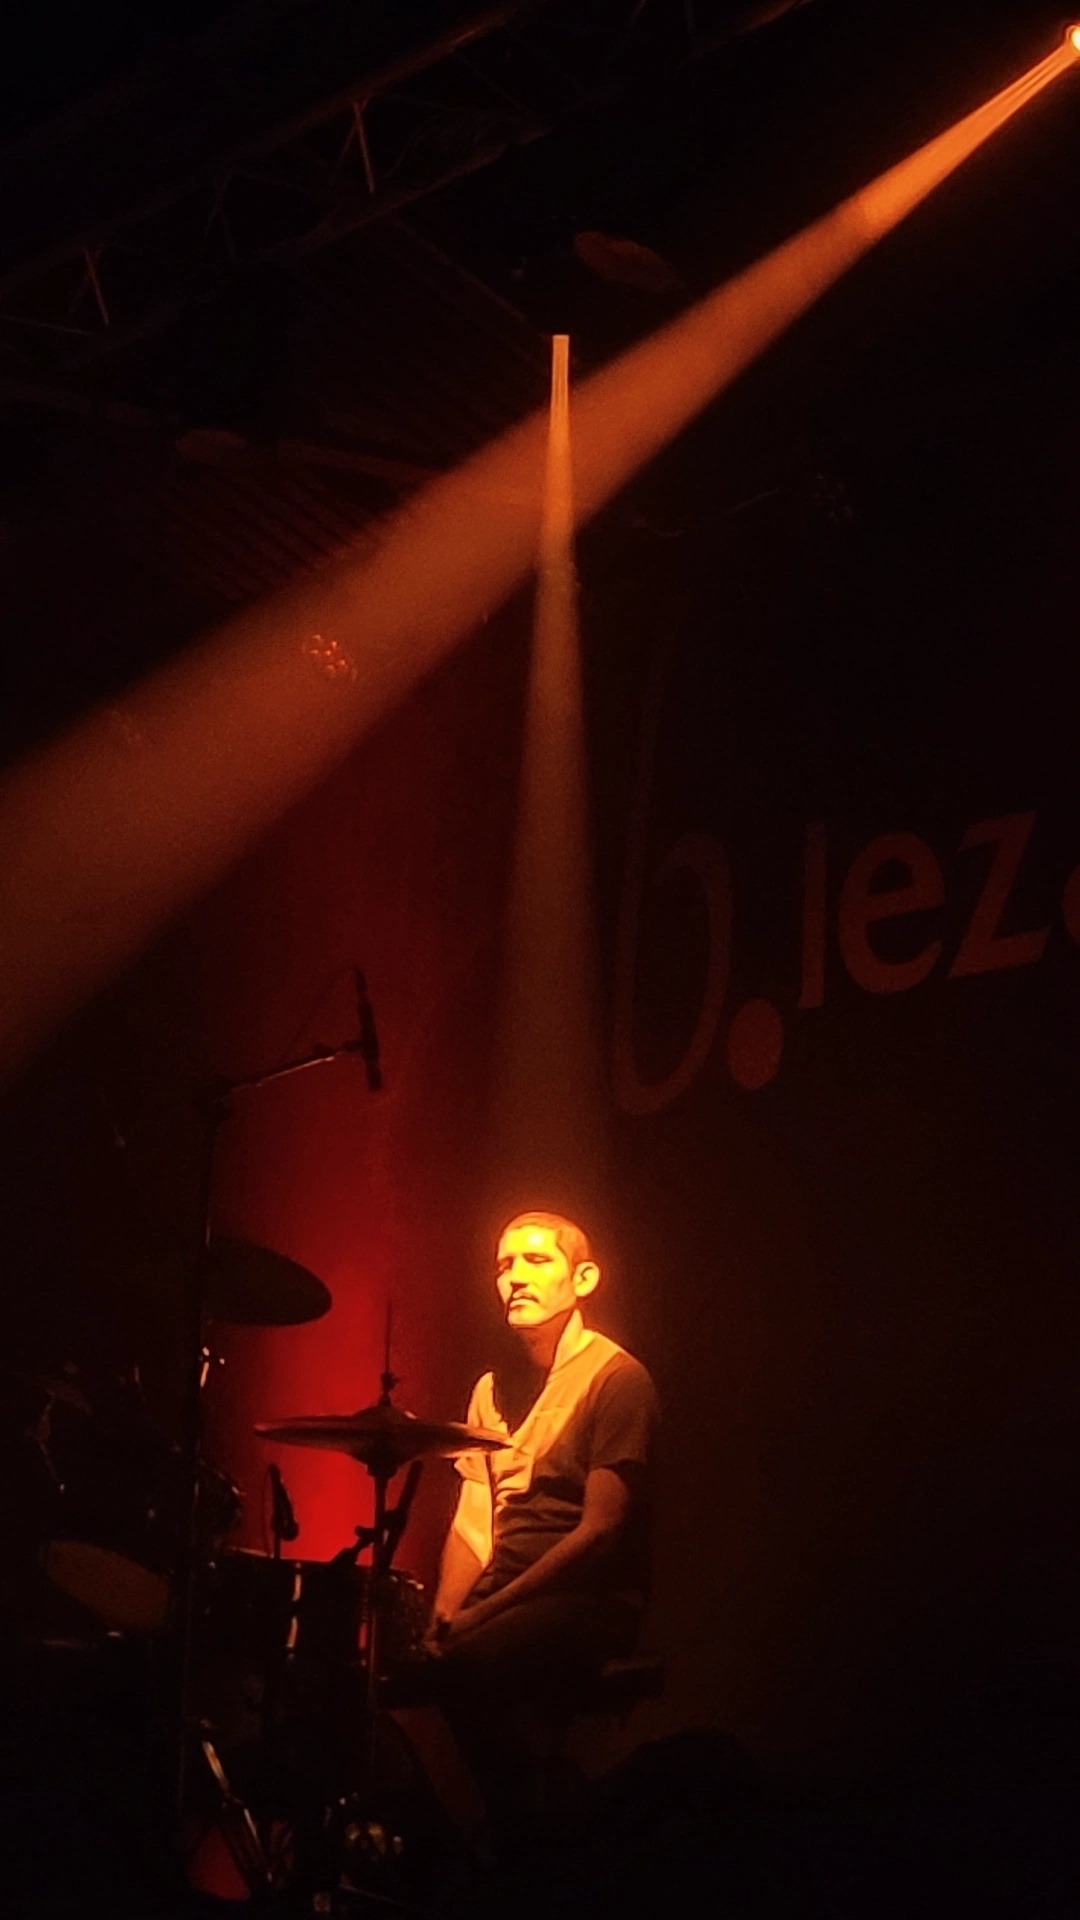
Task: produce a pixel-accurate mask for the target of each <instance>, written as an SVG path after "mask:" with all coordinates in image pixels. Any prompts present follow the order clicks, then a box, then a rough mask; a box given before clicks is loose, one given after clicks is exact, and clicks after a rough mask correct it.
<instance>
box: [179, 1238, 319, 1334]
mask: <svg viewBox="0 0 1080 1920" xmlns="http://www.w3.org/2000/svg"><path fill="white" fill-rule="evenodd" d="M205 1285H206V1293H205V1299H206V1311H207V1313H208V1314H209V1316H210V1318H211V1320H228V1321H231V1322H232V1323H233V1324H234V1325H235V1326H240V1327H297V1326H300V1325H301V1324H302V1323H303V1322H304V1321H307V1320H321V1318H322V1316H323V1314H324V1313H329V1311H330V1307H331V1294H330V1289H329V1287H326V1286H324V1285H323V1283H322V1281H321V1280H317V1279H316V1277H315V1275H314V1274H313V1273H309V1272H308V1270H307V1268H306V1267H302V1266H300V1265H299V1263H298V1262H297V1261H296V1260H290V1259H289V1258H288V1257H287V1256H286V1255H285V1254H284V1253H275V1252H274V1251H273V1250H272V1249H271V1248H270V1247H260V1246H256V1244H255V1243H254V1241H251V1240H231V1239H229V1238H227V1237H226V1236H225V1235H224V1234H215V1236H214V1238H213V1239H212V1240H211V1242H210V1247H209V1251H208V1253H207V1256H206V1282H205Z"/></svg>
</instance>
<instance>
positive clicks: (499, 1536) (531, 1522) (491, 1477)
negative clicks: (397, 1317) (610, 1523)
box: [458, 1333, 658, 1605]
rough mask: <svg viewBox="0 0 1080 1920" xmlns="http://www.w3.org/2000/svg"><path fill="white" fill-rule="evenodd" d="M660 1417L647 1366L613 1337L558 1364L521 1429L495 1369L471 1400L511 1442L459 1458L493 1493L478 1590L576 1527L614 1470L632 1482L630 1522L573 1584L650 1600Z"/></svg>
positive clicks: (495, 1584)
mask: <svg viewBox="0 0 1080 1920" xmlns="http://www.w3.org/2000/svg"><path fill="white" fill-rule="evenodd" d="M657 1417H658V1409H657V1401H656V1393H655V1390H654V1388H653V1384H652V1381H651V1380H650V1378H649V1376H648V1374H647V1373H646V1371H645V1368H644V1367H643V1366H642V1365H641V1364H640V1362H639V1361H637V1360H635V1359H633V1358H632V1356H631V1355H630V1354H628V1353H626V1352H625V1351H624V1350H623V1348H622V1347H619V1346H617V1345H616V1344H615V1342H614V1341H613V1340H608V1339H607V1338H606V1337H605V1336H604V1335H603V1334H599V1333H593V1334H590V1335H589V1337H588V1339H587V1342H586V1344H584V1345H583V1346H582V1347H581V1348H580V1349H579V1350H578V1352H576V1353H575V1354H573V1355H572V1356H571V1357H570V1358H569V1359H568V1360H565V1361H563V1362H561V1363H560V1364H557V1365H556V1366H555V1367H553V1368H552V1370H551V1372H550V1373H549V1374H548V1376H547V1379H546V1380H545V1381H544V1384H543V1386H542V1388H541V1390H540V1393H539V1394H538V1396H537V1397H536V1399H535V1400H534V1402H533V1404H532V1406H531V1407H530V1408H529V1410H528V1412H527V1413H526V1414H525V1415H524V1417H523V1418H522V1419H521V1421H520V1423H519V1424H518V1425H517V1426H516V1427H515V1428H514V1429H513V1430H512V1431H511V1430H510V1428H509V1427H508V1426H507V1423H506V1420H505V1419H504V1417H503V1415H502V1413H501V1411H500V1409H499V1406H498V1396H497V1389H496V1384H495V1380H494V1377H493V1375H491V1374H490V1373H489V1374H485V1375H484V1377H483V1379H482V1380H480V1381H479V1382H478V1383H477V1386H476V1388H475V1389H474V1392H473V1395H472V1399H471V1401H470V1403H469V1414H468V1418H469V1424H470V1425H474V1424H475V1425H477V1426H482V1427H488V1428H494V1429H495V1430H496V1431H498V1432H503V1433H506V1434H507V1435H508V1438H509V1440H510V1442H511V1444H510V1446H509V1447H507V1448H506V1449H504V1450H501V1451H499V1452H497V1453H491V1454H466V1455H463V1456H462V1458H461V1459H460V1460H459V1462H458V1471H459V1472H460V1473H461V1474H462V1476H463V1477H464V1478H465V1479H469V1480H476V1481H486V1482H487V1484H488V1486H489V1488H490V1491H491V1497H492V1554H491V1559H490V1560H489V1562H488V1565H487V1567H486V1568H485V1571H484V1573H483V1574H482V1575H481V1578H480V1580H479V1582H478V1583H477V1585H476V1586H475V1587H474V1588H473V1592H472V1595H471V1596H470V1597H472V1598H476V1599H480V1598H482V1596H483V1595H484V1594H485V1593H493V1592H495V1591H496V1590H497V1589H498V1588H499V1587H504V1586H506V1585H507V1583H508V1582H509V1581H511V1580H513V1579H515V1578H516V1576H517V1575H518V1574H519V1573H521V1572H522V1571H523V1570H524V1568H525V1567H527V1566H530V1565H531V1564H532V1563H533V1561H535V1560H539V1559H540V1558H541V1557H542V1556H543V1555H544V1554H545V1553H547V1552H548V1551H549V1549H550V1548H551V1547H553V1546H554V1545H555V1543H556V1541H557V1540H559V1539H561V1537H562V1536H563V1535H564V1534H566V1533H569V1532H570V1531H571V1530H572V1529H573V1528H574V1527H576V1526H577V1524H578V1522H579V1521H580V1519H581V1515H582V1510H583V1506H584V1499H585V1482H586V1479H587V1478H588V1475H589V1474H590V1473H591V1472H593V1471H594V1470H595V1469H596V1468H598V1467H610V1468H613V1469H614V1470H615V1471H616V1472H617V1473H619V1474H621V1475H622V1477H623V1478H624V1480H625V1482H626V1484H627V1486H628V1487H629V1489H630V1493H631V1508H630V1514H629V1517H628V1521H627V1524H626V1526H625V1527H624V1528H623V1530H622V1532H621V1534H620V1536H619V1539H618V1541H617V1542H616V1543H615V1545H614V1546H613V1547H612V1549H611V1550H610V1552H609V1553H607V1554H606V1555H604V1556H603V1557H602V1558H600V1559H597V1560H595V1561H591V1562H586V1563H583V1565H582V1566H581V1567H580V1568H575V1569H573V1570H571V1571H569V1572H568V1574H567V1579H566V1587H567V1589H568V1590H572V1591H578V1592H582V1591H585V1592H590V1593H603V1594H605V1595H617V1596H619V1597H620V1598H625V1599H626V1600H628V1601H630V1602H632V1603H634V1604H638V1605H643V1604H644V1602H645V1599H646V1597H647V1594H648V1589H649V1558H650V1555H649V1546H650V1541H649V1491H650V1489H649V1469H650V1463H651V1453H652V1444H653V1436H654V1433H655V1430H656V1425H657Z"/></svg>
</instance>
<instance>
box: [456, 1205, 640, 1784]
mask: <svg viewBox="0 0 1080 1920" xmlns="http://www.w3.org/2000/svg"><path fill="white" fill-rule="evenodd" d="M495 1280H496V1286H497V1287H498V1291H499V1298H500V1300H501V1302H502V1305H503V1309H504V1312H505V1316H506V1323H507V1326H508V1327H509V1329H510V1331H511V1333H512V1334H513V1336H514V1340H513V1349H514V1351H513V1353H512V1356H511V1358H510V1360H509V1361H508V1363H507V1364H506V1365H504V1366H503V1367H501V1368H499V1369H497V1370H496V1371H494V1372H492V1373H486V1374H485V1375H484V1376H483V1378H482V1379H481V1380H480V1381H479V1382H478V1383H477V1386H476V1387H475V1389H474V1391H473V1394H472V1398H471V1400H470V1402H469V1412H468V1420H469V1424H470V1426H477V1427H486V1428H488V1429H493V1430H494V1431H496V1432H498V1433H503V1434H505V1435H506V1437H507V1442H508V1444H507V1446H506V1447H505V1448H504V1449H500V1450H499V1451H497V1452H493V1453H480V1452H477V1453H470V1454H465V1455H463V1456H462V1457H461V1458H460V1459H459V1460H458V1462H457V1467H458V1472H459V1473H460V1474H461V1477H462V1486H461V1490H460V1493H459V1496H458V1503H457V1509H456V1512H455V1515H454V1519H453V1523H452V1525H451V1528H450V1532H449V1535H448V1538H447V1541H446V1546H445V1549H444V1552H443V1557H442V1565H441V1570H440V1577H439V1583H438V1590H437V1593H436V1597H435V1607H434V1617H433V1621H432V1627H431V1631H430V1633H429V1636H428V1647H429V1651H430V1652H431V1653H432V1655H433V1656H434V1657H435V1665H436V1668H437V1677H436V1688H435V1690H436V1692H437V1695H438V1697H439V1699H440V1701H441V1703H442V1704H443V1706H444V1708H445V1709H446V1711H447V1715H448V1717H449V1719H450V1721H451V1724H452V1725H453V1727H454V1730H455V1732H456V1733H457V1735H458V1739H459V1742H460V1744H461V1745H462V1747H463V1748H464V1750H465V1753H466V1757H467V1758H468V1759H469V1760H470V1762H471V1764H472V1766H473V1770H474V1772H476V1774H477V1776H478V1779H479V1783H480V1785H481V1786H482V1788H483V1789H484V1791H485V1794H486V1797H487V1799H488V1803H489V1806H491V1808H492V1811H493V1813H495V1814H496V1815H498V1811H499V1809H498V1805H497V1804H493V1803H497V1801H498V1799H499V1796H500V1792H501V1791H502V1790H503V1789H504V1788H505V1787H506V1785H507V1784H508V1783H509V1782H511V1781H512V1780H517V1779H518V1778H519V1776H520V1769H519V1768H518V1767H516V1766H515V1765H514V1758H515V1756H514V1753H513V1747H514V1731H513V1728H512V1725H511V1721H512V1717H513V1716H512V1711H511V1709H512V1707H513V1706H514V1704H516V1703H519V1702H521V1701H523V1700H528V1699H530V1698H535V1697H541V1698H543V1699H544V1700H551V1699H552V1698H554V1697H558V1695H559V1694H564V1695H565V1697H566V1699H567V1701H568V1702H572V1699H573V1694H574V1688H575V1683H579V1682H580V1679H581V1678H582V1677H583V1676H584V1675H585V1674H587V1673H588V1672H589V1671H593V1672H595V1671H596V1670H597V1669H598V1668H599V1667H600V1666H602V1665H603V1663H604V1661H605V1660H608V1659H611V1658H613V1657H615V1656H618V1655H622V1654H627V1653H629V1652H631V1651H632V1650H633V1647H634V1644H635V1641H636V1638H637V1633H638V1627H639V1624H640V1620H641V1616H642V1613H643V1611H644V1607H645V1602H646V1598H647V1594H648V1585H649V1579H648V1575H649V1538H648V1479H649V1464H650V1452H651V1447H652V1440H653V1434H654V1431H655V1427H656V1420H657V1404H656V1395H655V1392H654V1390H653V1385H652V1382H651V1380H650V1379H649V1376H648V1374H647V1373H646V1371H645V1369H644V1367H643V1366H641V1365H640V1363H639V1362H638V1361H637V1360H634V1359H633V1358H632V1357H631V1356H630V1354H628V1353H626V1352H625V1351H624V1350H623V1348H622V1347H620V1346H617V1345H616V1343H615V1341H613V1340H609V1339H607V1338H606V1337H605V1336H604V1335H603V1334H601V1333H595V1332H593V1331H591V1330H590V1329H589V1328H587V1327H586V1326H585V1324H584V1321H583V1318H582V1311H581V1309H582V1302H583V1301H585V1300H587V1299H588V1298H589V1296H590V1295H591V1294H592V1293H594V1292H595V1290H596V1287H597V1285H598V1284H599V1280H600V1269H599V1267H598V1266H597V1264H596V1262H595V1260H594V1259H593V1257H592V1253H591V1249H590V1247H589V1243H588V1240H587V1239H586V1237H585V1235H584V1233H583V1232H582V1230H581V1228H580V1227H578V1226H575V1225H574V1223H573V1222H572V1221H570V1220H567V1219H564V1218H563V1217H562V1216H561V1215H559V1214H553V1213H540V1212H534V1213H523V1214H519V1215H518V1216H517V1218H516V1219H514V1220H511V1221H510V1223H509V1225H508V1226H507V1227H505V1228H504V1229H503V1232H502V1234H501V1235H500V1238H499V1243H498V1253H497V1261H496V1271H495Z"/></svg>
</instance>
